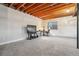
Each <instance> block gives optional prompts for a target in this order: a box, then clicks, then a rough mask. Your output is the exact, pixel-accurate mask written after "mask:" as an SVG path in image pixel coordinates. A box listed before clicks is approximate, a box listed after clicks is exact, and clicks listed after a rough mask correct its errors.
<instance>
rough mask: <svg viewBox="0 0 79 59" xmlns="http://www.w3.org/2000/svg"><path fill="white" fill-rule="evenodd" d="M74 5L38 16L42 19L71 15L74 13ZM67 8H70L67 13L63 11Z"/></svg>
mask: <svg viewBox="0 0 79 59" xmlns="http://www.w3.org/2000/svg"><path fill="white" fill-rule="evenodd" d="M74 7H75V6H72V7H68V8H65V9H61V10H58V11H54V12H53V13H51V14H49V15H45V16H43V17H40V18H42V19H52V18H58V17H63V16H69V15H73V14H74ZM68 9H69V10H70V12H68V13H67V12H65V11H66V10H68Z"/></svg>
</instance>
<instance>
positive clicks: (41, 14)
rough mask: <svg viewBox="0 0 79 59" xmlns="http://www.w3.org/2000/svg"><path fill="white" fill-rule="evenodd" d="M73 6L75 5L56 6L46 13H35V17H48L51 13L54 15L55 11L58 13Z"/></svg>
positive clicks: (45, 11)
mask: <svg viewBox="0 0 79 59" xmlns="http://www.w3.org/2000/svg"><path fill="white" fill-rule="evenodd" d="M72 5H74V4H64V5H60V6H58V7H57V6H56V7H55V6H54V7H50V8H49V9H48V10H44V11H40V12H38V13H35V14H33V15H34V16H38V17H42V16H45V15H48V14H51V13H53V12H55V11H57V10H59V9H60V10H61V9H62V8H66V7H68V6H72Z"/></svg>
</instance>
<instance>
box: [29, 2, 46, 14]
mask: <svg viewBox="0 0 79 59" xmlns="http://www.w3.org/2000/svg"><path fill="white" fill-rule="evenodd" d="M43 5H45V3H43V4H40V5H39V6H37V7H35V8H33V9H31V10H29V11H28V12H30V11H32V10H35V9H36V8H38V7H41V6H43ZM32 12H33V11H32ZM30 13H31V12H30Z"/></svg>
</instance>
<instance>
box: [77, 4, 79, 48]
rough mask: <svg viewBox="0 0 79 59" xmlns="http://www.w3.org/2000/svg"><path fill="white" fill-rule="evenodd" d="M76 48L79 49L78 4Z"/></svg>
mask: <svg viewBox="0 0 79 59" xmlns="http://www.w3.org/2000/svg"><path fill="white" fill-rule="evenodd" d="M77 48H78V49H79V3H78V4H77Z"/></svg>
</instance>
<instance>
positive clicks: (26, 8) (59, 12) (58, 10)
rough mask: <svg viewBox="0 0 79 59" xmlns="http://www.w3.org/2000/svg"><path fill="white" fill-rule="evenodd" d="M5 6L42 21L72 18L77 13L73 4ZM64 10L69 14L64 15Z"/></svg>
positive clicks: (20, 4) (16, 4)
mask: <svg viewBox="0 0 79 59" xmlns="http://www.w3.org/2000/svg"><path fill="white" fill-rule="evenodd" d="M5 5H6V6H9V7H10V8H14V9H16V10H19V11H22V12H25V13H27V14H31V15H32V16H35V17H38V18H41V19H43V20H47V19H53V18H58V17H64V16H69V15H72V16H73V15H75V14H76V11H77V10H76V9H77V7H75V6H76V5H75V4H74V3H7V4H5ZM74 8H75V9H74ZM65 9H68V10H70V12H68V13H66V11H63V10H65Z"/></svg>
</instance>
